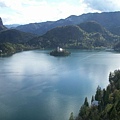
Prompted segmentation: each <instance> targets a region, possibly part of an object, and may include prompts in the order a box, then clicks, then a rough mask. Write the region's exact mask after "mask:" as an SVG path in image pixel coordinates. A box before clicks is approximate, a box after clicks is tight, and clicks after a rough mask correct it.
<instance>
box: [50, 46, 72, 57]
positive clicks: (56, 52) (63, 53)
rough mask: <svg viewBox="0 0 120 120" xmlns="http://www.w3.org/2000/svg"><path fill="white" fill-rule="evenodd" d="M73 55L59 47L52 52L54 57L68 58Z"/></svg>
mask: <svg viewBox="0 0 120 120" xmlns="http://www.w3.org/2000/svg"><path fill="white" fill-rule="evenodd" d="M70 54H71V53H70V52H69V51H67V50H65V49H63V48H60V47H57V49H55V50H53V51H51V52H50V55H52V56H68V55H70Z"/></svg>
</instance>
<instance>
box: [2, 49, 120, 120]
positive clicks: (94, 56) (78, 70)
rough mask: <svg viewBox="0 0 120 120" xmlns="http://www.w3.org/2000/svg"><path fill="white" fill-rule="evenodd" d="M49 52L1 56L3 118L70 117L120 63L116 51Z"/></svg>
mask: <svg viewBox="0 0 120 120" xmlns="http://www.w3.org/2000/svg"><path fill="white" fill-rule="evenodd" d="M48 52H49V51H44V50H43V51H39V50H36V51H27V52H22V53H18V54H15V55H13V56H11V57H8V58H7V57H6V58H0V66H1V69H0V119H4V120H22V119H25V120H33V119H35V120H40V119H43V120H48V119H49V120H61V119H62V120H67V119H68V118H69V115H70V113H71V112H74V114H75V115H77V113H78V111H79V108H80V105H81V104H82V103H83V101H84V98H85V97H86V96H87V97H88V99H89V100H90V99H91V96H92V95H94V94H95V91H96V88H97V86H98V85H99V86H101V87H102V88H104V87H106V85H107V84H108V75H109V72H110V71H113V70H115V69H118V68H119V67H120V63H119V59H120V56H119V54H115V53H109V52H96V51H93V52H90V51H73V52H72V54H71V55H70V56H68V57H53V56H49V54H48Z"/></svg>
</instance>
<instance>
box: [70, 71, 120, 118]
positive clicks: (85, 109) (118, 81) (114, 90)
mask: <svg viewBox="0 0 120 120" xmlns="http://www.w3.org/2000/svg"><path fill="white" fill-rule="evenodd" d="M94 101H96V103H98V104H91V105H90V106H89V104H88V101H87V97H86V98H85V101H84V104H83V105H82V106H81V108H80V112H79V114H78V116H77V117H76V118H75V119H74V120H119V119H120V70H115V71H114V72H113V73H112V72H111V73H110V74H109V85H108V86H107V87H106V89H103V90H101V88H100V87H99V86H98V87H97V90H96V94H95V97H94V96H92V99H91V103H92V102H94ZM72 120H73V119H72Z"/></svg>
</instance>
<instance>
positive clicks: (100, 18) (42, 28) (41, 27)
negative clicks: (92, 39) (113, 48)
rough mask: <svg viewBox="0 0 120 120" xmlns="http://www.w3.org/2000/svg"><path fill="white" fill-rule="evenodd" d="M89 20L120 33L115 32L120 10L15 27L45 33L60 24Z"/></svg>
mask: <svg viewBox="0 0 120 120" xmlns="http://www.w3.org/2000/svg"><path fill="white" fill-rule="evenodd" d="M88 21H96V22H98V23H100V24H101V25H102V26H104V27H105V28H106V29H108V30H109V31H111V32H113V33H114V34H117V35H120V33H119V32H114V29H116V28H118V26H120V22H119V21H120V12H103V13H87V14H82V15H80V16H75V15H71V16H69V17H68V18H66V19H60V20H57V21H47V22H41V23H30V24H26V25H21V26H18V27H16V28H15V29H17V30H21V31H24V32H30V33H34V34H38V35H43V34H45V33H46V32H47V31H49V30H51V29H53V28H55V27H58V26H66V25H75V24H80V23H83V22H88Z"/></svg>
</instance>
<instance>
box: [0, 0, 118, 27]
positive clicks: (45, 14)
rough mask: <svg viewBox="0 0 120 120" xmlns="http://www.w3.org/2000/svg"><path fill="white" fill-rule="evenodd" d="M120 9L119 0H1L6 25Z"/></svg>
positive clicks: (53, 19)
mask: <svg viewBox="0 0 120 120" xmlns="http://www.w3.org/2000/svg"><path fill="white" fill-rule="evenodd" d="M114 11H120V2H119V0H0V17H1V18H2V20H3V24H4V25H10V24H28V23H38V22H46V21H56V20H59V19H65V18H67V17H69V16H70V15H81V14H85V13H94V12H114Z"/></svg>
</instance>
